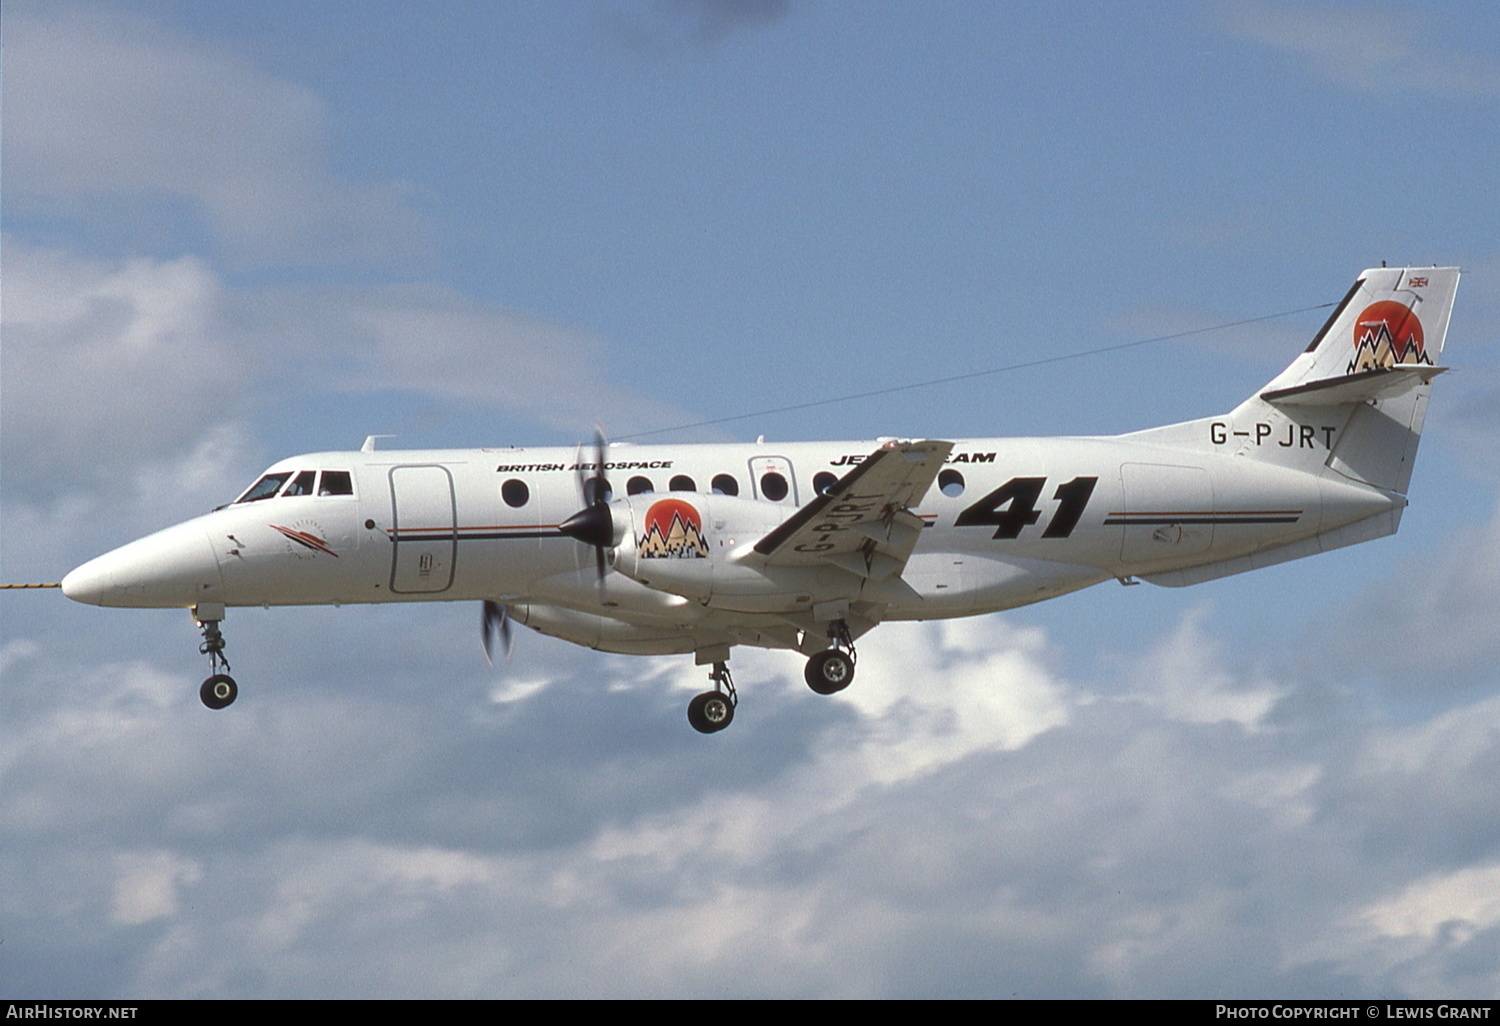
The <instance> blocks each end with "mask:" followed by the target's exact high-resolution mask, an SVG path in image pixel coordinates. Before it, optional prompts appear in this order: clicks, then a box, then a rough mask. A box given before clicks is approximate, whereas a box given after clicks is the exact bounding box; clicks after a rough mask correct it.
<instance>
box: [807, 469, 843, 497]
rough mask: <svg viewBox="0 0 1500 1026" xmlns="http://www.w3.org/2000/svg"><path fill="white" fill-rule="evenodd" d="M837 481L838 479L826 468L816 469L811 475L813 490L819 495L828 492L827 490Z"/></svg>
mask: <svg viewBox="0 0 1500 1026" xmlns="http://www.w3.org/2000/svg"><path fill="white" fill-rule="evenodd" d="M838 483H839V479H838V478H836V477H834V476H833V475H832V474H830V473H829V472H828V471H826V470H820V471H818V473H816V474H814V475H813V491H815V492H817V493H818V494H819V495H826V494H828V492H829V490H830V489H832V488H833V486H834V485H836V484H838Z"/></svg>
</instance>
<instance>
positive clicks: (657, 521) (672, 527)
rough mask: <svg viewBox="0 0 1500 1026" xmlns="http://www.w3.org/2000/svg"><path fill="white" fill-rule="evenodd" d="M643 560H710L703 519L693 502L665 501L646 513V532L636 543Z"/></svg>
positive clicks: (655, 504) (654, 505)
mask: <svg viewBox="0 0 1500 1026" xmlns="http://www.w3.org/2000/svg"><path fill="white" fill-rule="evenodd" d="M637 546H638V548H639V549H640V553H641V558H642V559H707V558H708V542H707V540H705V539H704V537H703V519H702V518H701V517H700V516H699V515H698V510H697V509H695V508H694V507H693V505H692V503H689V502H684V501H682V500H681V499H662V500H661V501H660V502H657V503H653V504H652V506H651V508H650V509H648V510H647V511H646V531H645V533H644V534H642V535H641V537H640V538H639V539H638V540H637Z"/></svg>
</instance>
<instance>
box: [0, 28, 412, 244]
mask: <svg viewBox="0 0 1500 1026" xmlns="http://www.w3.org/2000/svg"><path fill="white" fill-rule="evenodd" d="M6 6H7V10H6V19H5V92H6V95H5V159H6V167H5V172H6V180H5V186H6V202H7V204H19V205H20V206H21V207H22V208H28V207H29V208H33V209H36V208H40V209H46V210H52V211H65V212H66V211H78V210H85V209H90V207H91V206H92V207H93V208H94V210H95V214H96V215H103V216H106V217H107V216H117V215H116V214H114V213H112V208H114V210H117V209H118V208H119V207H120V205H121V203H122V200H123V201H125V203H126V208H127V209H129V210H133V211H136V212H137V214H140V213H144V211H145V210H146V209H147V208H148V207H149V206H150V205H151V204H156V203H160V202H162V201H163V200H179V201H186V202H187V203H188V204H189V205H190V206H191V208H192V209H194V210H195V211H196V212H197V213H199V214H200V215H201V216H202V217H203V218H204V219H205V221H206V222H207V224H208V225H209V226H210V227H211V229H212V230H213V232H214V233H215V234H216V235H217V236H218V238H219V239H220V241H221V242H222V243H224V244H225V245H226V246H227V248H228V249H229V251H230V252H233V253H236V254H237V255H239V256H241V257H244V258H247V259H250V260H254V261H274V262H278V263H282V264H294V265H295V264H308V263H311V264H322V263H324V262H327V261H330V260H340V261H345V262H350V261H352V262H354V263H357V264H364V263H368V262H370V261H372V260H373V261H376V262H379V263H389V262H392V261H395V262H400V263H406V262H408V259H409V257H410V254H411V253H413V252H414V251H416V252H425V251H426V250H427V245H426V242H425V239H424V237H423V236H424V234H425V229H424V227H423V226H422V224H421V222H420V220H419V218H418V217H417V216H416V215H415V213H414V212H413V211H412V209H411V207H410V204H409V203H408V201H407V198H406V196H405V195H404V193H405V190H404V188H403V187H402V186H400V185H397V184H394V183H378V184H373V185H371V184H365V183H359V182H350V181H342V180H339V179H338V178H336V177H335V176H334V175H333V174H332V173H331V171H330V169H329V154H328V152H327V151H328V143H327V138H326V136H327V129H326V125H325V122H326V113H325V111H324V106H323V103H322V101H321V100H320V99H319V98H318V97H317V96H316V95H315V94H314V93H312V92H310V91H309V90H307V89H305V88H303V87H301V86H299V85H296V84H294V83H291V82H287V81H284V80H282V79H278V78H276V77H275V76H273V75H269V74H267V73H266V72H264V71H261V70H260V69H258V68H256V67H255V66H253V65H252V64H250V63H249V62H248V61H246V60H245V59H244V58H242V57H240V56H239V55H237V54H234V53H231V52H229V51H227V50H224V49H221V48H219V47H218V46H216V45H213V44H211V43H208V42H205V41H203V40H201V39H197V38H194V37H192V36H189V35H186V34H184V33H182V32H180V31H178V30H176V29H174V28H170V27H168V26H165V25H161V24H157V23H153V22H151V21H150V20H148V19H144V18H140V17H138V16H134V15H126V14H124V13H121V12H119V11H115V10H112V9H110V8H107V7H101V6H96V5H84V4H57V5H24V6H19V7H16V8H15V9H14V10H13V9H12V6H13V5H10V4H7V5H6Z"/></svg>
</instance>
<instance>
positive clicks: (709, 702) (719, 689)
mask: <svg viewBox="0 0 1500 1026" xmlns="http://www.w3.org/2000/svg"><path fill="white" fill-rule="evenodd" d="M708 679H709V680H710V681H711V682H712V683H713V686H714V689H713V690H712V691H705V692H703V694H701V695H699V696H698V697H696V698H694V699H693V700H692V701H691V702H689V703H688V710H687V712H688V723H690V724H692V727H693V729H694V730H696V731H697V732H698V733H700V734H716V733H718V732H719V731H721V730H723V729H724V728H725V727H727V726H729V725H730V724H731V723H733V722H734V707H735V706H736V705H738V704H739V701H740V700H739V696H738V695H736V694H735V693H734V681H733V680H732V679H731V678H730V676H729V664H728V663H714V669H713V672H712V673H710V674H709V675H708Z"/></svg>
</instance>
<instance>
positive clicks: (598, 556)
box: [557, 424, 615, 586]
mask: <svg viewBox="0 0 1500 1026" xmlns="http://www.w3.org/2000/svg"><path fill="white" fill-rule="evenodd" d="M607 446H608V443H607V442H606V441H605V440H604V430H603V429H602V428H601V427H599V425H597V424H595V425H594V461H593V470H592V473H589V472H587V471H585V470H584V469H583V466H584V464H583V460H581V459H580V460H578V461H577V462H578V491H579V494H580V495H581V496H582V498H583V502H584V506H583V509H581V510H579V511H578V512H577V513H574V514H573V515H572V516H571V517H569V518H568V519H566V520H564V521H563V522H562V523H561V524H559V525H557V529H558V530H559V531H561V532H562V533H563V534H565V535H567V536H568V537H569V538H574V539H577V540H578V541H581V542H583V543H584V544H585V545H592V546H593V547H594V569H595V572H596V573H597V574H598V575H599V583H600V585H601V586H603V583H604V573H605V565H604V564H605V558H604V550H605V549H607V548H609V547H610V546H612V545H613V544H614V542H615V521H614V516H613V514H611V513H610V509H609V500H610V498H611V492H610V487H609V481H608V480H606V479H605V477H604V461H605V458H606V449H607ZM582 450H583V447H582V446H581V445H580V446H579V452H580V454H581V453H582Z"/></svg>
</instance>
